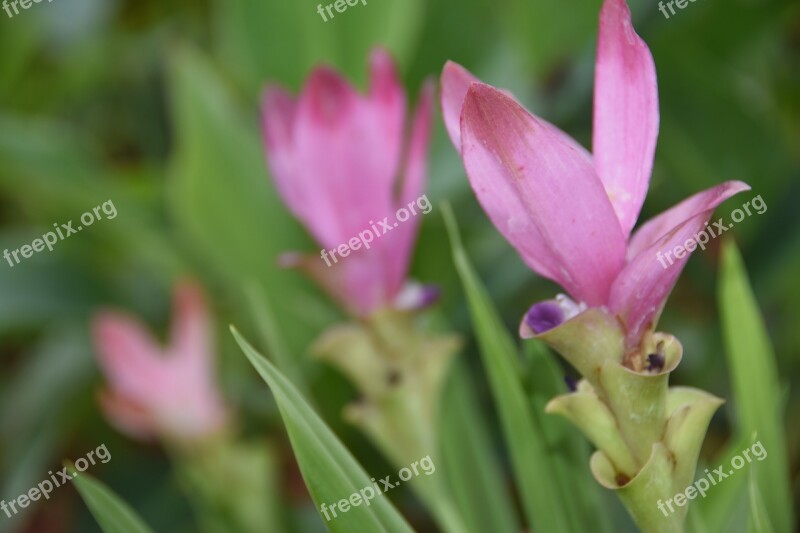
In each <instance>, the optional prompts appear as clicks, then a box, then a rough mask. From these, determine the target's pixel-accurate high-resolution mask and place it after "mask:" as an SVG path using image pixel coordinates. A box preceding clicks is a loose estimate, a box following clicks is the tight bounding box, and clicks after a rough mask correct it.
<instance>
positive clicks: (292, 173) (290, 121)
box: [261, 85, 306, 219]
mask: <svg viewBox="0 0 800 533" xmlns="http://www.w3.org/2000/svg"><path fill="white" fill-rule="evenodd" d="M296 109H297V105H296V103H295V101H294V98H293V97H292V96H291V95H290V94H289V93H287V92H286V91H284V90H283V89H282V88H280V87H277V86H272V85H271V86H268V87H267V88H266V89H264V92H263V94H262V96H261V125H262V130H263V132H264V149H265V151H266V154H267V164H268V165H269V168H270V172H271V173H272V176H273V178H274V179H275V186H276V188H277V190H278V194H280V195H281V198H283V201H284V203H285V204H286V206H287V207H288V208H289V210H290V211H291V212H292V213H293V214H294V215H295V216H296V217H298V218H301V219H303V218H304V217H305V212H306V211H305V207H306V204H305V198H304V195H303V189H302V188H301V187H300V182H299V181H298V180H297V169H295V168H294V165H295V157H294V154H293V151H292V138H293V131H294V118H295V112H296Z"/></svg>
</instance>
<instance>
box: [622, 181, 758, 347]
mask: <svg viewBox="0 0 800 533" xmlns="http://www.w3.org/2000/svg"><path fill="white" fill-rule="evenodd" d="M742 186H744V188H743V187H742ZM745 188H747V186H746V185H744V184H743V183H741V182H729V183H725V184H722V185H720V186H717V187H714V188H713V189H711V190H714V189H716V190H717V191H718V192H720V191H724V192H721V193H720V194H716V195H713V194H709V192H710V191H705V192H704V193H700V194H699V195H695V196H694V197H692V198H690V199H689V204H694V206H695V207H696V208H697V209H687V211H684V212H683V213H681V211H682V210H681V209H677V210H676V211H675V212H674V213H673V214H672V215H671V218H672V219H673V220H675V219H676V218H681V217H680V216H678V215H679V214H687V212H689V213H690V214H689V217H690V218H688V219H683V220H682V221H681V222H680V223H679V224H678V225H677V226H675V227H673V228H672V229H670V230H669V231H668V232H666V233H664V234H662V235H661V236H660V237H659V238H658V239H657V240H656V241H655V242H653V243H651V244H650V246H647V247H646V248H643V249H642V250H641V251H640V252H639V253H638V255H636V257H634V258H633V259H632V260H631V261H630V262H629V263H628V265H627V266H626V267H625V268H624V269H623V271H622V272H621V273H620V275H619V277H618V278H617V280H616V281H615V282H614V286H613V287H612V289H611V297H610V299H609V309H610V310H611V311H612V312H614V313H615V314H617V315H618V316H619V317H620V319H621V320H622V321H623V323H624V324H625V325H626V327H627V330H628V345H629V347H635V346H636V345H637V343H638V342H639V341H640V339H641V337H642V335H643V334H644V333H645V332H646V331H648V330H651V329H653V328H654V327H655V324H656V323H657V322H658V317H659V316H660V315H661V310H662V309H663V307H664V303H665V302H666V300H667V297H668V296H669V293H670V292H671V291H672V288H673V286H674V285H675V282H676V281H677V280H678V277H679V276H680V274H681V271H682V270H683V267H684V266H685V265H686V262H687V261H688V260H689V257H690V256H691V255H692V251H694V249H696V247H697V241H698V240H700V241H703V240H706V241H707V240H710V239H711V238H713V235H710V234H708V233H706V237H707V239H702V238H698V237H699V233H701V231H706V232H707V231H708V230H705V229H704V226H705V225H706V224H707V223H708V219H709V217H710V216H711V214H712V213H713V212H714V209H715V208H716V207H717V205H719V204H720V203H722V201H723V200H725V198H728V197H729V196H730V195H732V194H735V193H736V192H739V191H741V190H744V189H745ZM684 203H686V202H684ZM687 205H688V204H687ZM700 205H704V206H705V208H704V209H702V210H701V208H700ZM680 206H681V204H679V205H678V206H676V208H677V207H680ZM676 208H673V209H676ZM670 211H672V210H670ZM665 214H666V213H665ZM712 231H713V229H712ZM690 240H691V241H693V243H692V242H690ZM687 245H688V247H687ZM678 247H680V248H678Z"/></svg>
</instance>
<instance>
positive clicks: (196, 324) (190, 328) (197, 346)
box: [168, 281, 213, 381]
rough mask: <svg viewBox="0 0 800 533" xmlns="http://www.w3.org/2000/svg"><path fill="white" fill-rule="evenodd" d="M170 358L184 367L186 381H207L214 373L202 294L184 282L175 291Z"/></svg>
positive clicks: (210, 339)
mask: <svg viewBox="0 0 800 533" xmlns="http://www.w3.org/2000/svg"><path fill="white" fill-rule="evenodd" d="M170 333H171V338H170V349H169V352H170V353H169V355H168V357H170V358H174V359H175V360H176V364H178V365H180V366H181V369H182V372H183V379H184V380H188V381H191V380H206V379H208V378H210V376H211V374H212V368H211V361H212V357H213V355H212V351H213V347H212V343H213V339H212V335H211V333H212V325H211V317H210V315H209V312H208V307H207V305H206V302H205V298H204V297H203V293H202V291H201V289H200V287H198V286H197V285H194V284H192V283H190V282H187V281H184V282H182V283H181V284H179V285H178V287H177V288H176V290H175V298H174V304H173V319H172V328H171V332H170Z"/></svg>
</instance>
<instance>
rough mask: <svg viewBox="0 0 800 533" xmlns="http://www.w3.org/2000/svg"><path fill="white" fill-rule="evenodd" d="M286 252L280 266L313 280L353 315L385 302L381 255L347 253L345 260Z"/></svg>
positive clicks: (370, 309)
mask: <svg viewBox="0 0 800 533" xmlns="http://www.w3.org/2000/svg"><path fill="white" fill-rule="evenodd" d="M325 257H326V258H327V261H326V259H324V258H323V257H321V256H316V255H303V254H299V253H285V254H283V255H282V256H281V258H280V261H281V264H282V265H283V266H285V267H289V268H296V269H298V270H300V271H301V272H303V273H304V274H305V275H307V276H308V277H309V278H311V279H313V280H314V281H315V282H316V283H317V285H319V286H320V287H322V289H323V290H324V291H325V292H326V293H327V294H328V296H330V297H331V298H332V299H333V300H334V301H335V302H336V303H337V304H339V305H340V306H341V307H343V308H344V309H345V310H347V311H348V312H349V313H351V314H353V315H355V316H366V315H369V314H370V313H371V312H372V311H374V310H376V309H378V308H379V307H380V306H381V305H383V304H385V303H387V301H388V295H387V294H386V292H385V286H384V277H385V273H384V271H383V268H382V267H383V264H382V263H381V260H380V259H381V255H380V252H379V251H377V250H374V249H373V248H370V249H364V248H361V249H360V250H356V251H352V250H351V251H349V252H348V255H347V256H346V257H339V256H338V255H337V256H335V258H334V257H331V255H330V254H327V255H326V256H325Z"/></svg>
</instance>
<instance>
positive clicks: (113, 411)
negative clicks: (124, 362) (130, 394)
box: [98, 391, 160, 441]
mask: <svg viewBox="0 0 800 533" xmlns="http://www.w3.org/2000/svg"><path fill="white" fill-rule="evenodd" d="M98 401H99V403H100V408H101V409H102V410H103V413H104V414H105V415H106V418H108V420H109V421H110V422H111V424H113V425H114V427H116V428H117V429H118V430H120V431H121V432H123V433H125V434H127V435H128V436H131V437H133V438H135V439H139V440H143V441H149V440H152V439H154V438H155V437H156V436H157V435H158V433H159V429H160V428H159V427H158V423H157V422H156V421H155V420H154V419H153V418H152V416H151V415H152V413H151V411H150V410H148V409H146V408H143V407H142V406H139V405H136V404H134V403H132V402H131V401H130V400H128V399H127V398H125V397H123V396H119V395H117V394H115V393H114V392H113V391H102V392H101V393H100V396H99V398H98Z"/></svg>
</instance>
